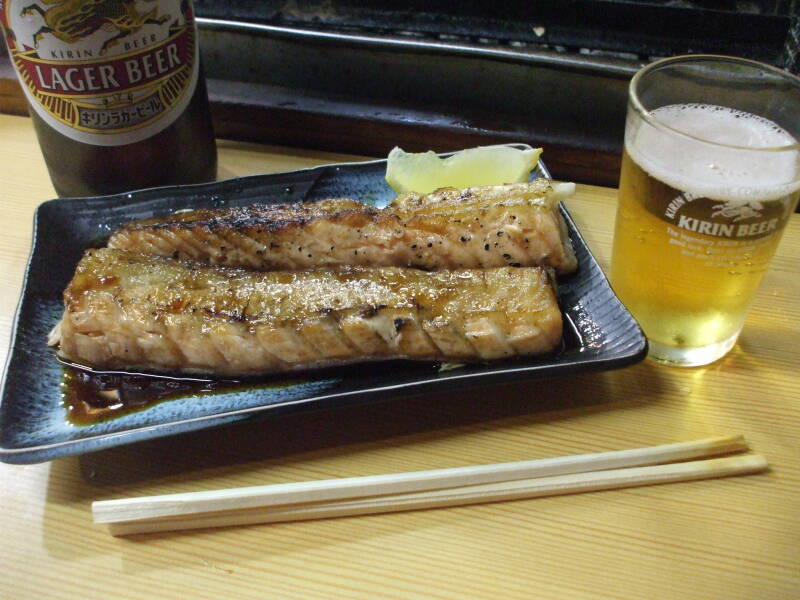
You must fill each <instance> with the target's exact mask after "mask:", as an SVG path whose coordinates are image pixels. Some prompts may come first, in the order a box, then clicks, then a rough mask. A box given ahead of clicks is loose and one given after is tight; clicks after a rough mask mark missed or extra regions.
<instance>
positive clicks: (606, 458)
mask: <svg viewBox="0 0 800 600" xmlns="http://www.w3.org/2000/svg"><path fill="white" fill-rule="evenodd" d="M747 449H748V446H747V443H746V442H745V440H744V438H743V437H742V436H740V435H737V436H727V437H717V438H709V439H704V440H696V441H693V442H679V443H675V444H664V445H661V446H652V447H648V448H635V449H630V450H616V451H612V452H599V453H594V454H580V455H574V456H559V457H555V458H545V459H538V460H527V461H519V462H508V463H496V464H489V465H474V466H468V467H456V468H451V469H435V470H431V471H414V472H407V473H392V474H385V475H370V476H366V477H348V478H342V479H326V480H319V481H300V482H295V483H283V484H275V485H264V486H253V487H244V488H234V489H226V490H212V491H204V492H189V493H184V494H168V495H163V496H145V497H140V498H123V499H118V500H103V501H98V502H95V503H93V505H92V512H93V515H94V521H95V522H96V523H108V522H112V521H124V520H132V519H141V518H151V519H152V518H157V517H166V516H174V515H182V514H195V513H204V512H211V511H220V510H236V509H242V508H254V507H258V506H275V505H283V504H293V503H311V502H327V501H332V500H343V499H348V498H358V497H364V496H377V495H382V494H400V493H404V492H418V491H422V490H434V489H443V488H451V487H459V486H465V485H476V484H481V483H492V482H498V481H510V480H514V479H528V478H533V477H546V476H551V475H566V474H569V473H582V472H587V471H600V470H607V469H617V468H622V467H637V466H644V465H653V464H661V463H667V462H676V461H680V460H691V459H694V458H701V457H706V456H718V455H720V454H729V453H733V452H742V451H745V450H747Z"/></svg>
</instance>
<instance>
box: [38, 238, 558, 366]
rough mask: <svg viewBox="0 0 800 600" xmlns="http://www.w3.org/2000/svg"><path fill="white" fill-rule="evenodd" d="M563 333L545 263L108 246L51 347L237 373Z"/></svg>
mask: <svg viewBox="0 0 800 600" xmlns="http://www.w3.org/2000/svg"><path fill="white" fill-rule="evenodd" d="M561 334H562V317H561V313H560V311H559V307H558V304H557V301H556V293H555V290H554V288H553V285H552V271H551V270H550V269H546V268H541V267H522V268H515V267H498V268H491V269H459V270H452V271H432V272H428V271H422V270H418V269H409V268H404V267H380V268H370V267H359V266H344V267H336V268H327V269H315V270H309V271H267V272H261V271H252V270H247V269H240V268H234V267H222V266H212V265H204V264H200V263H193V262H188V261H180V260H176V259H173V258H169V257H159V256H152V255H145V254H139V253H134V252H128V251H123V250H116V249H108V248H101V249H94V250H88V251H86V253H85V254H84V256H83V258H82V259H81V261H80V263H79V264H78V266H77V269H76V271H75V274H74V277H73V279H72V281H71V282H70V283H69V285H68V287H67V288H66V290H65V291H64V314H63V317H62V320H61V321H60V323H59V324H58V325H57V326H56V328H55V329H54V330H53V332H52V333H51V339H50V343H51V345H58V346H59V354H60V355H61V356H62V357H63V358H65V359H66V360H69V361H72V362H75V363H79V364H83V365H86V366H89V367H93V368H97V369H119V368H124V369H128V370H131V369H141V370H149V371H162V372H163V371H180V372H192V373H208V374H215V375H224V376H233V375H254V374H262V373H275V372H287V371H293V370H298V369H306V368H310V367H323V366H332V365H339V364H346V363H353V362H361V361H367V360H381V359H390V358H406V359H418V360H447V361H458V362H469V361H483V360H491V359H498V358H505V357H513V356H521V355H532V354H541V353H547V352H550V351H552V350H554V349H556V348H557V347H558V346H559V344H560V341H561Z"/></svg>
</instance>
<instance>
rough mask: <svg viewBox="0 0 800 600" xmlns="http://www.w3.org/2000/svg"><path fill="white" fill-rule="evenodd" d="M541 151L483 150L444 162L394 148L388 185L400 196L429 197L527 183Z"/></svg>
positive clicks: (432, 155)
mask: <svg viewBox="0 0 800 600" xmlns="http://www.w3.org/2000/svg"><path fill="white" fill-rule="evenodd" d="M541 153H542V149H541V148H535V149H533V148H531V149H528V150H519V149H517V148H512V147H511V146H481V147H478V148H469V149H467V150H461V151H460V152H456V153H455V154H453V155H452V156H450V157H448V158H445V159H442V158H439V157H438V156H436V154H435V153H434V152H432V151H428V152H404V151H403V150H402V148H397V147H395V148H394V149H392V151H391V152H390V153H389V158H388V160H387V162H386V183H388V184H389V185H390V186H391V188H392V189H393V190H394V191H396V192H397V193H403V192H417V193H420V194H427V193H429V192H432V191H433V190H435V189H438V188H441V187H454V188H459V189H461V188H465V187H470V186H475V185H502V184H504V183H519V182H521V181H527V180H528V177H529V176H530V173H531V171H532V170H533V169H534V167H535V166H536V163H537V162H539V155H540V154H541Z"/></svg>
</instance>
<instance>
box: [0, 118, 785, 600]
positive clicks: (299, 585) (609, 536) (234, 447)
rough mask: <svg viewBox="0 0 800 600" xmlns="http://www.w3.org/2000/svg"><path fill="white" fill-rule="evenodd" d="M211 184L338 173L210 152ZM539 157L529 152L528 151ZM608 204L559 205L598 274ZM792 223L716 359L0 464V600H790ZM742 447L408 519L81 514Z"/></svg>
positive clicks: (15, 227) (12, 181)
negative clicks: (603, 483)
mask: <svg viewBox="0 0 800 600" xmlns="http://www.w3.org/2000/svg"><path fill="white" fill-rule="evenodd" d="M0 140H2V144H0V206H1V207H2V217H3V224H4V227H3V234H2V235H0V358H1V359H2V360H3V361H4V360H5V355H6V347H7V343H8V339H9V336H10V331H11V324H12V320H13V313H14V309H15V306H16V303H17V297H18V293H19V289H20V282H21V278H22V274H23V270H24V266H25V261H26V258H27V254H28V250H29V246H30V233H31V219H32V213H33V210H34V208H35V207H36V206H37V205H38V204H39V203H40V202H42V201H44V200H46V199H49V198H51V197H53V195H54V194H53V190H52V187H51V186H50V183H49V180H48V178H47V171H46V169H45V167H44V165H43V163H42V160H41V156H40V154H39V151H38V146H37V143H36V139H35V136H34V134H33V130H32V128H31V125H30V122H29V121H28V120H27V119H26V118H23V117H11V116H0ZM219 147H220V162H221V176H223V177H229V176H233V175H240V174H246V173H257V172H269V171H280V170H287V169H293V168H298V167H306V166H310V165H314V164H320V163H325V162H331V161H338V160H349V159H356V158H359V157H343V156H337V155H331V154H323V153H318V152H305V151H298V150H296V149H291V150H289V149H285V148H279V147H264V146H256V145H246V144H241V143H231V142H226V141H220V146H219ZM544 157H545V160H546V158H547V150H546V149H545V154H544ZM615 193H616V192H615V191H614V190H611V189H604V188H597V187H589V186H579V187H578V194H577V196H576V197H575V198H573V199H571V200H570V201H569V203H568V207H569V210H570V211H571V212H572V214H573V215H574V218H575V221H576V222H577V224H578V226H579V228H580V230H581V231H582V232H583V234H584V236H585V237H586V238H587V240H588V243H589V245H590V247H591V248H592V250H593V251H594V252H595V255H596V256H597V258H598V260H599V261H600V263H601V264H602V265H604V266H605V265H607V264H608V259H609V253H610V242H611V231H612V224H613V220H614V202H615ZM798 265H800V217H798V216H797V215H795V216H794V217H793V220H792V222H791V223H790V225H789V229H788V232H787V235H786V236H785V238H784V240H783V242H782V243H781V246H780V248H779V250H778V255H777V256H776V258H775V260H774V261H773V266H772V268H771V270H770V272H769V273H768V274H767V276H766V278H765V281H764V285H763V286H762V289H761V291H760V292H759V294H758V297H757V298H756V301H755V303H754V305H753V309H752V312H751V314H750V316H749V318H748V320H747V323H746V326H745V330H744V333H743V334H742V336H741V339H740V342H739V343H738V344H737V346H736V347H735V349H734V350H733V351H732V352H731V353H730V354H729V355H728V356H727V357H726V358H724V359H723V360H721V361H719V362H717V363H715V364H713V365H710V366H708V367H702V368H695V369H672V368H668V367H662V366H659V365H656V364H653V363H650V362H644V363H641V364H639V365H636V366H634V367H631V368H628V369H624V370H620V371H613V372H607V373H594V374H586V375H581V376H577V377H569V378H559V379H552V380H545V381H538V382H534V383H529V384H525V385H508V386H500V387H493V388H485V389H475V390H471V391H469V392H467V393H459V394H457V395H456V394H439V395H426V396H421V397H417V398H413V399H410V400H397V401H387V402H385V403H381V404H374V405H370V406H361V407H359V406H355V407H347V408H342V409H334V410H329V411H326V412H319V413H313V414H306V415H298V416H290V417H283V418H274V419H271V420H263V421H256V422H251V423H247V424H244V425H238V426H234V427H227V428H219V429H214V430H209V431H204V432H199V433H194V434H190V435H184V436H181V437H174V438H169V439H161V440H155V441H150V442H145V443H140V444H136V445H130V446H126V447H121V448H116V449H112V450H106V451H101V452H98V453H95V454H89V455H84V456H81V457H72V458H66V459H61V460H57V461H54V462H51V463H45V464H38V465H30V466H15V465H6V464H0V503H1V504H0V507H1V508H2V510H0V532H2V541H1V542H0V564H2V565H3V576H2V577H0V598H3V599H14V600H21V599H36V600H38V599H42V598H68V599H72V598H76V599H85V598H103V599H106V598H118V599H132V598H166V599H175V600H177V599H183V598H231V599H250V598H253V599H255V598H259V599H263V598H269V599H272V598H275V599H295V598H297V599H301V598H302V599H308V598H337V599H338V598H344V599H351V598H352V599H376V598H390V599H398V600H400V599H459V600H461V599H466V598H492V599H495V598H543V599H553V600H563V599H571V598H576V599H587V600H588V599H605V598H614V599H618V598H619V599H632V600H633V599H637V600H638V599H642V598H649V599H653V598H658V599H661V598H664V599H676V598H680V599H704V600H706V599H711V598H720V599H722V598H724V599H726V600H730V599H748V600H753V599H757V600H773V599H775V600H777V599H789V598H796V597H798V595H800V558H798V549H799V548H800V501H799V500H798V496H799V495H800V442H798V439H799V436H798V431H800V413H799V411H798V400H799V398H800V393H798V390H797V386H798V382H800V376H798V374H797V354H796V352H797V349H798V342H799V341H800V335H798V334H800V325H799V323H800V308H798V307H800V303H798V301H797V299H798V297H800V267H799V266H798ZM728 433H742V434H744V435H745V436H746V437H747V439H748V440H749V441H750V442H751V444H752V446H753V448H754V449H755V450H756V451H757V452H758V453H760V454H763V455H765V456H766V458H767V459H768V460H769V462H770V464H771V466H772V469H771V471H770V472H768V473H767V474H763V475H753V476H748V477H741V478H733V479H722V480H711V481H698V482H688V483H677V484H670V485H663V486H654V487H645V488H638V489H628V490H617V491H606V492H597V493H591V494H583V495H580V494H579V495H573V496H563V497H553V498H541V499H535V500H521V501H514V502H505V503H496V504H485V505H478V506H467V507H458V508H446V509H436V510H423V511H416V512H409V513H397V514H386V515H374V516H364V517H352V518H341V519H331V520H322V521H309V522H297V523H283V524H273V525H256V526H243V527H231V528H223V529H218V530H200V531H190V532H176V533H164V534H149V535H140V536H132V537H129V538H113V537H111V536H110V535H108V533H107V532H106V531H105V530H104V529H103V528H101V527H96V526H93V525H92V522H91V513H90V504H91V502H92V501H94V500H102V499H111V498H119V497H127V496H142V495H153V494H166V493H174V492H188V491H196V490H211V489H218V488H224V487H234V486H248V485H259V484H268V483H281V482H290V481H303V480H310V479H323V478H333V477H350V476H359V475H371V474H379V473H391V472H400V471H409V470H418V469H419V470H421V469H434V468H442V467H455V466H461V465H470V464H481V463H491V462H505V461H516V460H524V459H532V458H542V457H549V456H560V455H565V454H573V453H585V452H596V451H603V450H615V449H623V448H632V447H638V446H648V445H655V444H661V443H667V442H674V441H684V440H690V439H696V438H703V437H711V436H717V435H724V434H728Z"/></svg>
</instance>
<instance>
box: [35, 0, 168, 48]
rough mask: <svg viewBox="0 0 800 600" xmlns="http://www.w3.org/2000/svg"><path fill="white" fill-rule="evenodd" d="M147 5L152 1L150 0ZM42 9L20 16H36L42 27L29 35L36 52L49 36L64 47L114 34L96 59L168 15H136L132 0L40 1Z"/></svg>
mask: <svg viewBox="0 0 800 600" xmlns="http://www.w3.org/2000/svg"><path fill="white" fill-rule="evenodd" d="M150 1H151V2H152V1H153V0H150ZM42 2H43V3H44V4H45V5H54V6H52V7H50V8H47V9H44V8H42V7H41V6H40V5H38V4H29V5H28V6H26V7H24V8H23V9H22V11H21V12H20V16H23V17H25V16H32V15H37V14H38V15H39V16H40V17H41V18H42V20H43V21H44V24H43V25H42V26H41V27H40V28H39V29H38V30H37V31H36V32H35V33H34V34H33V42H34V46H35V47H36V48H38V47H39V41H40V40H41V39H42V37H43V36H45V35H47V34H50V35H54V36H55V37H57V38H58V39H59V40H61V41H62V42H64V43H66V44H74V43H76V42H79V41H81V40H83V39H85V38H86V37H88V36H89V35H91V34H93V33H94V32H96V31H98V30H100V29H106V30H112V31H116V34H115V35H114V36H113V37H111V38H109V39H107V40H106V41H104V42H103V44H102V46H101V47H100V52H99V53H100V55H101V56H102V55H104V54H105V53H106V52H107V51H108V49H109V48H111V47H112V46H114V45H116V44H117V43H118V42H119V41H120V40H121V39H122V38H124V37H125V36H128V35H131V34H135V33H137V32H138V31H139V30H140V29H141V28H142V26H143V25H147V24H152V25H163V24H164V23H166V22H167V21H168V20H169V18H170V17H169V16H168V15H163V16H161V17H159V16H158V8H157V7H156V8H153V9H151V10H149V11H148V12H139V11H138V10H137V7H136V2H135V0H42Z"/></svg>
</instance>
